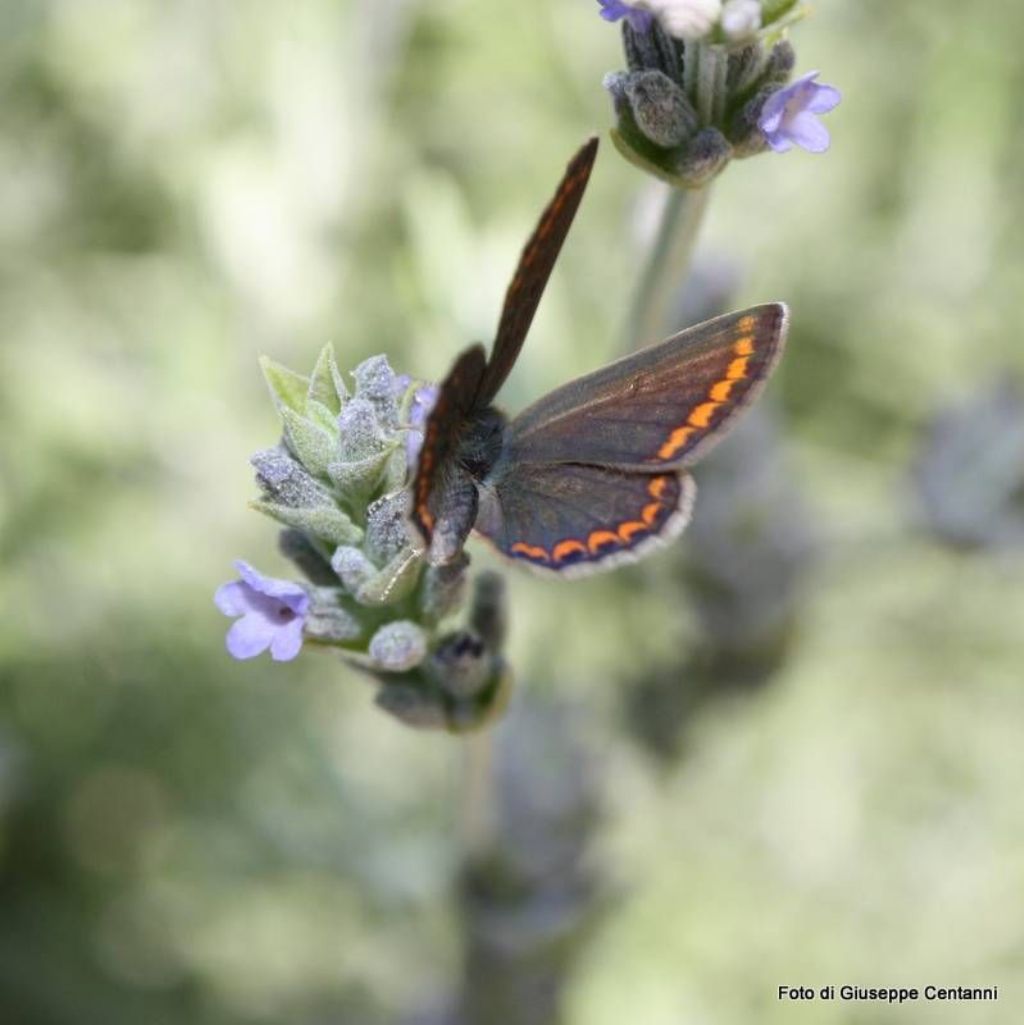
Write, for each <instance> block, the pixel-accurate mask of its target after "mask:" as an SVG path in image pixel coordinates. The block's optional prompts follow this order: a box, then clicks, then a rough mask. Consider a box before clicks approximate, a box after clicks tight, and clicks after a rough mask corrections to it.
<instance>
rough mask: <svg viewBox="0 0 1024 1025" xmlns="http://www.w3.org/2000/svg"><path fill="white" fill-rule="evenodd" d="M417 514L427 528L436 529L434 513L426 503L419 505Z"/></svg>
mask: <svg viewBox="0 0 1024 1025" xmlns="http://www.w3.org/2000/svg"><path fill="white" fill-rule="evenodd" d="M416 515H417V516H419V518H420V523H422V524H423V526H424V527H426V528H427V530H433V529H434V514H433V513H432V512H431V511H430V510H429V509H428V508H427V507H426V506H425V505H421V506H418V507H417V509H416Z"/></svg>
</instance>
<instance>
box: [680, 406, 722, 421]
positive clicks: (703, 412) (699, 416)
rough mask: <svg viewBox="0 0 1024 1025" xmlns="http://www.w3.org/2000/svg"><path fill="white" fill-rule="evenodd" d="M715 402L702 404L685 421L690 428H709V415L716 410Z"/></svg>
mask: <svg viewBox="0 0 1024 1025" xmlns="http://www.w3.org/2000/svg"><path fill="white" fill-rule="evenodd" d="M718 405H719V404H718V403H717V402H702V403H701V404H700V405H699V406H698V407H697V408H696V409H695V410H694V411H693V412H692V413H691V414H690V418H689V419H688V420H687V421H686V422H687V423H688V424H690V426H691V427H710V426H711V414H712V413H713V412H714V411H715V410H716V409H718Z"/></svg>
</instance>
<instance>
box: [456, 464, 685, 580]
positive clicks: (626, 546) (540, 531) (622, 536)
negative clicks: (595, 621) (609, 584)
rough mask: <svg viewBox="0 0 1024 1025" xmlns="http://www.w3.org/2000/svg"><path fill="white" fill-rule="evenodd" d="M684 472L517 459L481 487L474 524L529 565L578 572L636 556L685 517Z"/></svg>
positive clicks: (570, 573)
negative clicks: (643, 470)
mask: <svg viewBox="0 0 1024 1025" xmlns="http://www.w3.org/2000/svg"><path fill="white" fill-rule="evenodd" d="M695 493H696V485H695V484H694V482H693V478H692V477H691V476H690V475H689V474H687V473H680V472H678V471H675V470H666V471H663V472H660V473H636V472H631V471H623V470H618V469H614V468H608V467H602V466H582V465H578V464H573V463H563V464H551V465H547V466H544V465H536V464H517V465H514V466H511V467H508V470H507V473H504V474H499V476H498V478H497V480H495V481H494V482H489V483H488V484H487V485H485V486H484V487H483V488H482V489H481V493H480V513H479V516H478V518H477V523H476V528H477V530H478V531H479V532H480V533H481V534H483V535H484V537H486V538H487V539H488V540H490V541H491V543H492V544H493V545H494V546H495V547H496V548H497V549H498V551H499V552H501V553H502V554H503V555H505V556H508V557H509V558H510V559H515V560H517V561H521V562H523V563H525V564H526V565H528V566H530V567H531V568H533V569H538V570H546V571H551V572H555V573H558V574H560V575H561V576H565V577H570V576H579V575H582V574H584V573H591V572H594V571H595V570H604V569H611V568H613V567H615V566H618V565H621V564H622V563H623V562H630V561H633V560H634V559H637V558H639V557H640V556H641V555H642V554H644V552H645V551H646V550H647V549H648V548H650V547H651V546H653V545H655V544H658V543H661V542H664V541H667V540H669V539H670V538H672V537H675V536H676V535H677V534H678V533H679V532H680V531H681V530H682V529H683V528H684V527H685V526H686V524H687V523H688V522H689V518H690V510H691V508H692V506H693V499H694V495H695Z"/></svg>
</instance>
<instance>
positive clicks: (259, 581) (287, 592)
mask: <svg viewBox="0 0 1024 1025" xmlns="http://www.w3.org/2000/svg"><path fill="white" fill-rule="evenodd" d="M235 569H237V570H238V572H239V573H240V574H241V576H242V579H243V580H244V581H245V583H246V584H248V585H249V587H250V588H251V589H252V590H253V591H256V592H257V593H258V594H262V595H265V596H266V597H267V598H276V599H277V600H278V601H281V602H284V604H285V605H287V606H288V607H289V608H290V609H292V610H293V611H295V612H301V613H304V612H305V611H306V608H307V607H308V606H309V596H308V595H307V594H306V592H305V591H304V590H303V589H302V588H301V587H300V586H299V585H298V584H293V583H292V582H291V581H290V580H277V579H275V578H274V577H265V576H264V575H263V574H262V573H260V572H258V571H257V570H255V569H253V568H252V566H250V565H249V563H247V562H245V561H243V560H242V559H237V560H236V561H235Z"/></svg>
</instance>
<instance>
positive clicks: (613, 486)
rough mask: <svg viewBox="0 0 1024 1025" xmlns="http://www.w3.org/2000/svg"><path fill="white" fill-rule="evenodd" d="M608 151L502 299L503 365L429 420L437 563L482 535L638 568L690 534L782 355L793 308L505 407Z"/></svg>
mask: <svg viewBox="0 0 1024 1025" xmlns="http://www.w3.org/2000/svg"><path fill="white" fill-rule="evenodd" d="M595 152H596V140H592V141H591V142H590V143H589V144H588V145H587V146H585V147H584V148H583V149H582V150H581V151H580V152H579V153H578V154H577V155H576V157H575V158H574V160H573V161H572V162H571V163H570V165H569V167H568V169H567V171H566V174H565V177H564V178H563V180H562V183H561V185H560V187H559V189H558V191H557V192H556V194H555V197H554V199H553V200H552V201H551V203H550V204H549V205H548V208H547V209H546V210H545V212H544V214H543V215H542V217H541V220H540V223H539V224H538V226H537V229H536V230H535V232H534V234H533V236H532V237H531V239H530V241H529V243H528V244H527V247H526V249H525V250H524V253H523V256H522V258H521V260H520V266H519V269H518V270H517V272H516V275H515V277H514V278H513V281H512V285H511V286H510V288H509V291H508V294H507V295H506V299H505V308H504V310H503V313H502V318H501V322H500V324H499V328H498V334H497V338H496V341H495V344H494V348H493V353H492V355H491V356H490V358H488V357H487V355H486V353H485V351H484V349H483V347H482V346H479V345H477V346H473V347H471V348H469V349H467V350H466V351H465V352H464V353H463V354H462V355H461V356H460V357H459V358H458V359H457V360H456V362H455V365H454V366H453V367H452V370H451V371H450V372H449V374H448V376H447V377H446V378H445V380H444V381H443V382H442V384H441V387H440V391H439V396H438V400H437V403H436V405H435V407H434V409H433V411H432V412H431V414H430V417H429V418H428V420H427V424H426V430H425V435H424V443H423V448H422V450H421V455H420V460H419V464H418V466H417V471H416V477H415V480H414V482H413V508H412V514H411V518H412V521H413V524H414V526H415V527H416V528H417V530H418V531H419V533H420V535H421V536H422V537H423V539H424V540H425V541H426V542H427V543H428V544H429V545H430V555H431V559H432V561H434V562H446V561H450V560H451V559H453V558H455V557H456V556H457V554H458V553H459V552H460V551H461V549H462V545H463V543H464V541H465V539H466V537H467V535H468V534H469V532H470V530H471V529H472V528H473V527H474V525H475V527H476V529H477V531H478V532H479V533H480V534H482V535H483V536H484V537H485V538H486V539H488V540H489V541H490V542H491V543H492V544H493V545H494V546H495V547H496V548H497V550H498V551H499V552H501V553H502V554H503V555H505V556H507V557H508V558H510V559H513V560H515V561H518V562H521V563H524V564H526V565H528V566H530V567H531V568H534V569H537V570H539V571H542V572H551V573H557V574H560V575H562V576H574V575H580V574H582V573H588V572H593V571H594V570H598V569H608V568H611V567H613V566H616V565H619V564H621V563H623V562H627V561H632V560H634V559H636V558H638V557H639V556H640V555H642V554H644V553H645V552H646V551H647V550H648V549H649V548H651V547H652V546H653V545H656V544H658V543H661V542H664V541H666V540H668V539H670V538H672V537H674V536H675V535H677V534H678V533H679V532H680V531H681V530H682V529H683V528H684V527H685V525H686V523H687V522H688V520H689V517H690V512H691V509H692V506H693V500H694V496H695V493H696V485H695V484H694V481H693V478H692V477H691V476H690V474H689V472H688V468H689V467H690V466H691V465H692V464H693V463H694V462H695V461H696V460H697V459H698V458H699V457H700V456H702V455H703V454H704V452H705V451H706V450H707V448H708V447H709V446H710V445H711V444H713V443H714V442H715V441H716V440H717V439H719V438H720V437H722V435H723V434H724V432H725V431H726V430H727V429H728V427H729V426H730V425H731V424H732V422H733V420H734V419H735V417H736V416H737V415H738V414H739V413H740V412H741V411H742V409H743V408H744V407H745V406H746V405H748V404H749V403H750V402H751V401H752V400H753V399H754V398H755V397H756V395H757V394H758V392H759V391H760V389H761V387H762V386H763V383H764V381H765V379H766V378H767V376H768V375H769V374H770V373H771V371H772V369H773V368H774V366H775V365H776V363H777V361H778V358H779V356H780V355H781V351H782V346H783V343H784V340H785V333H786V327H787V319H788V314H787V311H786V308H785V307H784V306H783V305H782V304H780V303H770V304H766V305H763V306H757V307H752V308H751V309H748V310H743V311H741V312H739V313H733V314H727V315H726V316H723V317H718V318H716V319H714V320H711V321H708V322H706V323H704V324H699V325H697V326H696V327H693V328H689V329H688V330H686V331H682V332H680V333H679V334H677V335H674V336H673V337H671V338H669V339H667V340H665V341H664V342H661V343H659V344H657V345H653V346H650V347H649V348H647V349H643V350H641V351H639V352H636V353H632V354H631V355H629V356H626V357H624V358H622V359H620V360H617V361H615V362H614V363H611V364H608V365H607V366H605V367H602V368H601V369H599V370H596V371H594V372H592V373H590V374H586V375H584V376H583V377H581V378H578V379H576V380H575V381H570V382H569V383H567V384H565V385H562V386H561V387H560V388H556V389H555V390H554V391H553V392H551V393H550V394H548V395H546V396H545V397H544V398H542V399H540V400H539V401H538V402H536V403H534V404H533V405H532V406H530V407H529V408H528V409H526V410H524V411H523V412H522V413H520V414H519V415H518V416H516V417H514V418H512V419H509V418H507V417H506V416H505V414H504V413H502V412H501V411H500V410H498V409H497V408H496V407H495V406H494V404H493V400H494V398H495V395H496V394H497V392H498V390H499V388H500V387H501V384H502V383H503V382H504V380H505V378H506V377H507V375H508V373H509V371H510V370H511V367H512V365H513V363H514V362H515V357H516V356H517V355H518V352H519V349H520V348H521V346H522V342H523V338H524V337H525V333H526V331H527V329H528V328H529V325H530V322H531V320H532V317H533V312H534V310H535V309H536V306H537V303H538V302H539V300H540V295H541V293H542V291H543V286H544V283H546V281H547V277H548V275H549V274H550V272H551V269H552V267H553V266H554V262H555V258H556V257H557V255H558V251H559V250H560V248H561V245H562V242H563V241H564V238H565V235H566V233H567V232H568V229H569V225H570V224H571V222H572V218H573V216H574V214H575V211H576V208H577V206H578V204H579V200H580V198H581V196H582V191H583V189H584V188H585V186H586V181H587V177H588V175H589V172H590V167H591V166H592V163H593V159H594V156H595Z"/></svg>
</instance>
